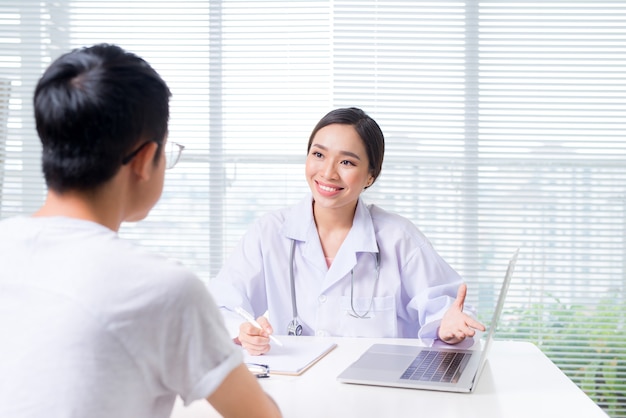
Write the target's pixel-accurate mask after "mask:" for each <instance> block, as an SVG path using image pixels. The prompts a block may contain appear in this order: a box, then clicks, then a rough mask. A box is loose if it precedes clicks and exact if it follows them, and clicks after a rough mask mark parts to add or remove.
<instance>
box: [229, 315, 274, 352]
mask: <svg viewBox="0 0 626 418" xmlns="http://www.w3.org/2000/svg"><path fill="white" fill-rule="evenodd" d="M256 321H257V322H258V323H259V325H261V327H262V328H263V329H259V328H257V327H255V326H254V325H252V324H251V323H249V322H244V323H242V324H241V325H240V326H239V336H238V337H237V339H238V340H239V344H241V346H242V347H243V348H245V349H246V351H247V352H248V353H250V354H251V355H253V356H259V355H261V354H265V353H267V352H268V351H270V334H272V333H273V332H274V329H273V328H272V325H270V323H269V321H268V320H267V318H266V317H264V316H259V317H258V318H257V320H256Z"/></svg>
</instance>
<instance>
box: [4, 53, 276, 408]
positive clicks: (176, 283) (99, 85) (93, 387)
mask: <svg viewBox="0 0 626 418" xmlns="http://www.w3.org/2000/svg"><path fill="white" fill-rule="evenodd" d="M169 97H170V92H169V89H168V87H167V85H166V84H165V82H164V81H163V80H162V79H161V77H160V76H159V75H158V74H157V73H156V72H155V70H154V69H152V68H151V67H150V66H149V65H148V64H147V63H146V62H145V61H144V60H143V59H141V58H139V57H138V56H136V55H134V54H132V53H129V52H126V51H124V50H122V49H121V48H119V47H117V46H114V45H106V44H102V45H95V46H93V47H89V48H82V49H77V50H74V51H72V52H69V53H67V54H65V55H63V56H61V57H60V58H58V59H57V60H56V61H54V62H53V63H52V64H51V65H50V67H49V68H48V69H47V70H46V71H45V73H44V74H43V76H42V78H41V79H40V80H39V83H38V84H37V87H36V90H35V96H34V106H35V119H36V123H37V132H38V134H39V138H40V140H41V144H42V146H43V157H42V164H43V173H44V177H45V180H46V185H47V188H48V192H47V197H46V200H45V203H44V204H43V206H42V207H41V208H40V209H39V210H38V211H37V212H36V213H35V214H33V215H32V216H24V217H19V218H14V219H8V220H4V221H2V222H0V266H2V276H1V277H0V334H1V335H2V342H1V343H0V376H1V378H0V416H2V417H11V418H25V417H33V418H34V417H38V418H39V417H90V418H94V417H116V418H119V417H132V418H142V417H145V418H154V417H169V416H170V414H171V411H172V407H173V405H174V401H175V399H176V397H177V396H180V397H181V398H182V399H183V400H184V401H185V402H186V403H189V402H192V401H195V400H197V399H202V398H206V399H207V400H208V401H209V402H210V403H211V404H212V405H213V407H214V408H215V409H216V410H217V411H218V412H219V413H220V414H222V416H224V417H241V416H246V417H279V416H280V412H279V410H278V408H277V406H276V405H275V403H274V402H273V401H272V400H271V399H270V398H269V397H268V396H267V395H266V394H265V393H264V392H263V390H262V389H261V387H260V386H259V384H258V383H257V381H256V379H255V377H254V376H253V375H252V374H251V373H250V372H248V370H247V368H246V367H245V365H244V364H243V363H242V355H241V350H240V349H239V348H237V347H236V346H234V345H233V344H232V341H231V340H230V339H229V337H228V335H227V333H226V330H225V327H224V325H223V323H222V317H221V315H220V313H219V311H218V309H217V307H216V305H215V303H214V302H213V300H212V299H211V297H210V296H209V294H208V293H207V291H206V290H205V286H204V285H203V284H202V282H201V281H200V280H199V279H198V278H197V277H196V276H195V275H194V274H193V273H191V272H190V271H189V270H187V269H185V268H184V267H183V266H181V265H180V264H178V263H175V262H172V261H168V260H167V259H165V258H163V257H160V256H158V255H154V254H150V253H148V252H145V251H143V250H142V249H140V248H138V247H136V246H134V245H133V244H131V243H130V242H127V241H124V240H122V239H120V238H119V236H118V234H117V232H118V230H119V228H120V225H121V223H122V222H124V221H139V220H141V219H143V218H144V217H145V216H146V215H147V214H148V213H149V212H150V210H151V209H152V207H153V206H154V205H155V204H156V202H157V201H158V200H159V197H160V195H161V192H162V189H163V181H164V174H165V170H166V168H171V167H173V165H174V164H175V163H176V161H177V160H178V157H179V155H180V152H181V151H182V146H179V145H177V144H174V143H172V142H168V141H167V131H168V118H169ZM244 394H245V398H246V402H241V398H242V397H243V396H244Z"/></svg>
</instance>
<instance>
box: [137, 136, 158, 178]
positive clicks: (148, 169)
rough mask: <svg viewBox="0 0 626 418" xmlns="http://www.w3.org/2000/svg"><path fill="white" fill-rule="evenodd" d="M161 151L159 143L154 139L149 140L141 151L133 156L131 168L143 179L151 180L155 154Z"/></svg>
mask: <svg viewBox="0 0 626 418" xmlns="http://www.w3.org/2000/svg"><path fill="white" fill-rule="evenodd" d="M158 151H159V144H157V143H156V142H154V141H151V142H149V143H148V144H147V145H146V146H145V147H143V149H142V150H141V151H139V153H138V154H137V155H136V156H135V158H133V160H132V161H131V162H130V163H131V168H132V169H133V172H134V173H135V175H136V176H137V177H139V178H140V179H141V180H144V181H146V180H150V177H151V176H152V173H153V172H154V167H155V163H154V161H155V154H156V153H157V152H158Z"/></svg>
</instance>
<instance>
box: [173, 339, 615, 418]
mask: <svg viewBox="0 0 626 418" xmlns="http://www.w3.org/2000/svg"><path fill="white" fill-rule="evenodd" d="M294 338H303V339H304V338H316V337H294ZM332 340H334V341H335V342H337V348H335V349H334V350H333V351H331V352H330V353H329V354H328V355H327V356H326V357H324V358H323V359H321V360H320V361H319V362H318V363H317V364H315V365H314V366H313V367H312V368H311V369H309V370H307V371H306V372H305V373H304V374H302V375H301V376H276V375H275V376H272V377H270V378H269V379H261V380H260V383H261V385H262V386H263V388H264V389H265V391H266V392H267V393H269V394H270V395H271V396H272V397H273V398H274V400H276V402H277V403H278V405H279V407H280V409H281V411H282V412H283V415H284V417H285V418H291V417H297V418H308V417H315V418H319V417H359V418H369V417H376V418H379V417H415V416H419V415H420V413H421V412H427V413H429V414H433V413H435V412H436V416H437V417H442V418H445V417H455V418H456V417H462V418H474V417H476V418H478V417H480V418H489V417H493V418H509V417H524V418H527V417H532V418H542V417H574V418H576V417H581V418H596V417H598V418H607V415H606V414H605V413H604V412H603V411H602V409H601V408H600V407H598V406H597V405H596V404H595V403H594V402H593V401H592V400H591V399H590V398H589V397H588V396H587V395H585V393H584V392H582V391H581V390H580V389H579V388H578V387H577V386H576V385H575V384H574V383H573V382H572V381H571V380H570V379H569V378H568V377H567V376H565V374H563V372H561V371H560V370H559V369H558V368H557V367H556V366H555V365H554V364H553V363H552V362H551V361H550V360H549V359H548V358H547V357H546V356H545V355H544V354H543V353H542V352H541V351H540V350H539V349H538V348H537V347H536V346H534V345H533V344H531V343H526V342H519V341H515V342H514V341H494V344H493V346H492V348H491V351H490V353H489V360H488V361H487V364H486V365H485V369H484V370H483V373H482V376H481V378H480V381H479V382H478V385H477V387H476V389H475V391H474V393H467V394H465V393H444V392H435V391H424V390H415V389H398V388H387V387H378V386H362V385H352V384H345V383H340V382H338V381H337V380H336V378H337V375H338V374H339V373H340V372H341V371H342V370H343V369H344V368H345V367H347V366H348V365H349V364H350V363H352V362H353V361H354V360H356V359H357V358H358V356H360V355H361V353H362V352H363V351H365V349H366V348H367V347H369V346H370V345H371V344H373V343H377V342H382V343H397V344H416V343H417V342H416V340H410V339H370V338H332ZM171 417H172V418H200V417H219V415H218V414H217V413H216V412H215V411H214V410H213V409H212V408H211V407H210V405H209V404H208V403H207V402H205V401H197V402H194V403H193V404H191V405H190V406H188V407H183V405H182V403H181V402H180V400H179V401H177V403H176V405H175V406H174V411H173V412H172V415H171Z"/></svg>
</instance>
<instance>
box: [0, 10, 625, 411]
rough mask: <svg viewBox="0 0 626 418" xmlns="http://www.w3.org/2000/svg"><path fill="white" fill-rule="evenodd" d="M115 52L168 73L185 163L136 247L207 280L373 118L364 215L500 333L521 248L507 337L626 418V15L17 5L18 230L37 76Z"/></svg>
mask: <svg viewBox="0 0 626 418" xmlns="http://www.w3.org/2000/svg"><path fill="white" fill-rule="evenodd" d="M103 41H106V42H112V43H118V44H120V45H121V46H123V47H125V48H127V49H129V50H131V51H133V52H136V53H138V54H139V55H141V56H143V57H145V58H146V59H147V60H148V61H149V62H150V63H151V64H152V65H153V66H154V67H155V68H156V69H157V70H158V71H159V72H160V73H161V74H162V75H163V77H164V78H165V80H166V81H167V82H168V84H169V85H170V87H171V89H172V92H173V98H172V103H171V105H172V106H171V107H172V116H171V125H170V131H171V133H170V138H172V140H175V141H178V142H181V143H183V144H184V145H185V146H186V148H185V152H184V154H183V159H182V160H181V162H180V163H179V165H178V166H177V167H176V169H175V170H172V171H170V172H168V173H167V177H166V189H165V191H164V195H163V198H162V199H161V202H160V203H159V204H158V205H157V207H156V208H155V209H154V211H153V212H152V213H151V215H150V216H149V217H148V218H147V219H146V220H145V221H144V222H141V223H138V224H132V225H130V224H129V225H124V226H123V228H122V230H121V232H120V233H121V235H123V236H125V237H127V238H129V239H133V240H136V241H138V242H140V243H141V244H142V245H144V246H148V247H150V248H153V249H154V250H155V251H159V252H163V253H166V254H168V255H169V256H171V257H175V258H179V259H181V260H182V261H183V262H184V263H185V264H186V265H188V266H189V267H190V268H192V269H193V270H194V271H196V272H197V273H198V275H199V276H200V277H201V278H202V279H204V280H210V278H211V277H213V276H214V275H215V274H216V273H217V272H218V271H219V268H220V266H221V264H222V262H223V260H224V258H225V257H226V256H227V255H228V254H229V252H230V249H231V248H232V247H233V246H234V245H235V243H236V242H237V241H238V239H239V238H240V237H241V235H242V234H243V232H244V231H245V230H246V229H247V227H248V226H249V224H250V223H251V222H252V221H253V220H255V219H256V218H258V217H259V216H260V215H262V214H264V213H266V212H268V211H270V210H273V209H276V208H279V207H283V206H285V205H289V204H292V203H295V202H296V201H297V200H299V199H300V198H301V197H302V196H303V194H304V193H306V192H307V186H306V182H305V181H304V174H303V172H304V167H303V163H304V158H305V151H306V150H305V148H306V143H307V139H308V136H309V133H310V131H311V129H312V128H313V126H314V125H315V123H316V122H317V120H318V119H319V118H320V117H321V116H323V114H325V113H326V112H327V111H329V110H330V109H332V108H336V107H343V106H358V107H361V108H363V109H364V110H366V111H367V112H368V113H369V114H370V115H372V116H373V117H374V118H375V119H376V120H377V121H378V122H379V124H380V125H381V127H382V128H383V131H384V132H385V135H386V139H387V153H386V156H385V163H384V165H383V172H382V175H381V177H380V178H379V180H378V181H377V182H376V184H375V185H374V186H373V187H372V188H371V189H369V190H368V191H367V192H365V194H364V198H365V199H366V200H367V201H368V202H370V203H378V204H380V205H381V206H384V207H385V208H387V209H389V210H392V211H395V212H398V213H400V214H402V215H404V216H406V217H407V218H409V219H411V220H412V221H413V222H414V223H415V224H416V225H417V226H418V227H419V228H420V229H422V230H423V231H424V232H425V234H426V235H427V236H428V237H429V238H430V239H431V241H432V242H433V244H434V245H435V247H436V248H437V249H438V250H439V252H440V253H441V254H442V255H443V256H444V258H446V260H448V262H449V263H450V264H451V265H452V266H454V267H455V268H456V269H457V270H458V271H459V272H460V273H461V274H462V275H463V276H464V277H465V278H466V280H467V281H468V283H469V288H470V294H469V299H470V303H472V304H473V305H475V306H476V307H477V308H478V310H479V312H481V313H483V314H484V315H485V317H484V318H486V317H488V316H489V313H490V312H491V309H492V308H493V304H494V302H495V296H496V295H497V291H498V288H499V284H500V280H501V279H502V276H503V273H504V269H505V266H506V261H507V260H508V258H509V256H510V255H511V253H512V252H513V251H514V250H515V248H517V247H518V246H521V253H520V261H519V263H518V266H517V271H516V274H515V278H514V282H513V284H512V287H511V291H510V293H509V298H508V301H507V304H506V306H505V311H506V313H507V317H506V318H505V320H504V321H503V325H502V326H501V329H500V330H499V332H498V336H499V337H500V338H518V339H527V340H531V341H533V342H535V343H537V344H538V345H539V347H540V348H542V350H544V351H545V352H546V353H547V354H548V355H549V356H550V357H551V358H552V360H553V361H554V362H555V363H556V364H557V365H558V366H559V367H560V368H561V369H562V370H563V371H564V372H565V373H567V374H568V375H569V376H570V377H571V378H572V379H573V380H574V381H575V382H576V383H577V384H579V385H580V387H581V388H582V389H583V390H585V391H586V392H587V393H588V394H589V395H590V396H591V397H592V398H593V399H594V400H595V401H596V402H598V403H599V404H600V405H601V406H602V407H603V408H605V409H606V410H607V412H608V413H609V414H610V415H611V416H612V417H626V397H625V396H624V393H626V384H625V383H624V382H626V337H625V335H626V332H625V331H626V330H625V327H626V296H625V294H626V292H625V287H626V272H625V271H626V266H625V263H626V245H625V239H626V197H625V196H626V194H625V187H626V141H624V138H625V137H626V4H625V3H624V2H623V1H610V0H609V1H602V2H596V1H591V0H588V1H576V0H568V1H560V0H554V1H542V2H537V1H534V2H531V1H516V2H512V1H495V0H494V1H488V0H487V1H481V2H477V1H456V2H454V1H437V2H421V1H412V0H411V1H409V0H406V1H394V2H387V1H373V0H372V1H350V0H335V1H332V2H330V1H321V0H319V1H237V0H223V1H214V0H211V1H206V0H202V1H200V0H197V1H193V0H188V1H183V2H178V1H134V2H127V1H125V2H122V1H113V0H109V1H106V2H104V1H86V0H82V1H78V0H77V1H69V0H65V1H55V2H51V1H34V0H19V1H18V0H9V1H4V2H3V3H2V4H1V5H0V43H1V44H2V48H0V81H1V79H4V80H9V82H10V89H7V88H5V87H1V86H3V84H2V83H1V82H0V95H3V97H6V96H7V92H8V93H9V96H8V97H9V99H8V100H9V102H8V103H9V107H8V112H7V113H6V115H7V118H6V119H7V123H6V127H2V128H1V129H0V138H1V137H2V134H3V133H6V144H5V145H4V146H2V142H1V141H0V164H1V165H0V182H1V183H0V216H2V217H6V216H12V215H16V214H23V213H29V212H31V211H33V210H34V209H35V208H36V207H38V206H39V205H40V204H41V202H42V200H43V197H44V187H43V182H42V180H41V174H40V168H39V152H40V147H39V143H38V140H37V138H36V134H35V130H34V126H33V120H32V109H31V100H32V91H33V88H34V85H35V83H36V81H37V79H38V77H39V75H40V74H41V72H42V71H43V69H44V68H45V67H46V66H47V65H48V64H49V63H50V61H51V60H52V59H54V58H56V57H57V56H58V55H59V54H61V53H62V52H65V51H66V50H68V49H69V48H73V47H78V46H83V45H87V44H92V43H96V42H103ZM3 100H4V99H3V98H0V104H1V103H3ZM0 114H1V113H0ZM2 120H3V119H2V118H1V117H0V122H1V121H2ZM3 129H4V130H3Z"/></svg>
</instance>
